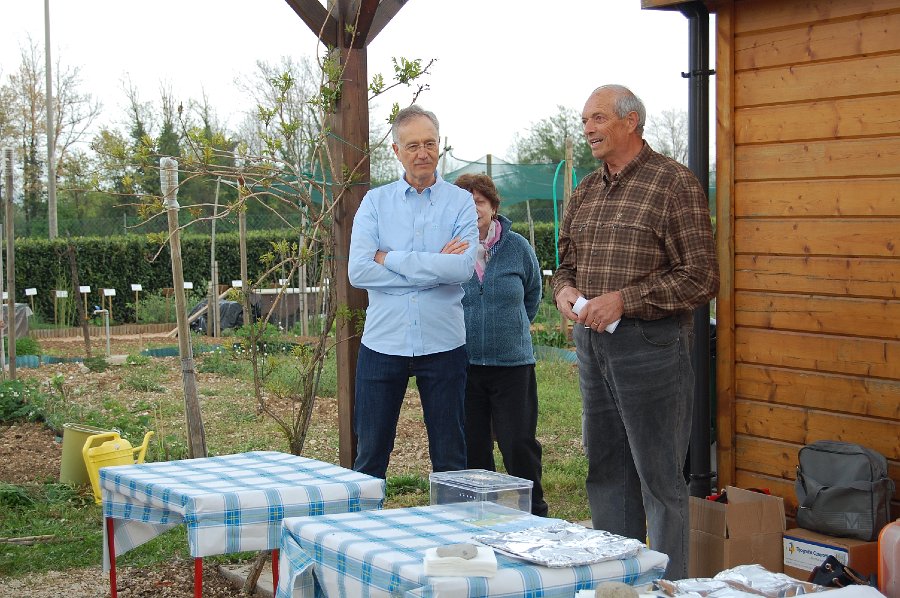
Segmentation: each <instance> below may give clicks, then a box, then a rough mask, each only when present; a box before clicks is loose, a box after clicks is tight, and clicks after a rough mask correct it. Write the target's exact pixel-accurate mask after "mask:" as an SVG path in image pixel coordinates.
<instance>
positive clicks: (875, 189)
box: [719, 0, 900, 517]
mask: <svg viewBox="0 0 900 598" xmlns="http://www.w3.org/2000/svg"><path fill="white" fill-rule="evenodd" d="M724 4H728V14H729V19H730V27H731V28H732V32H733V37H732V38H731V39H730V40H725V41H726V42H728V41H730V43H731V47H732V49H733V52H732V53H731V60H732V64H733V71H732V72H731V73H730V75H731V76H730V79H729V81H730V85H731V86H732V90H731V91H732V94H731V98H730V100H731V102H733V112H732V114H731V119H732V123H731V124H732V127H733V129H732V131H731V132H730V133H731V135H733V147H732V155H731V156H728V157H727V159H729V161H730V162H729V165H728V167H729V168H731V169H732V172H733V179H732V181H731V183H732V197H731V209H732V211H733V230H732V235H733V252H734V254H733V255H734V261H733V264H732V266H733V291H732V302H733V311H732V312H731V314H730V318H731V319H732V320H733V321H732V322H730V324H731V325H732V326H733V329H732V330H733V352H734V362H733V363H734V369H733V380H731V383H732V385H733V395H732V396H730V397H729V396H722V394H721V393H720V395H719V400H720V403H721V402H722V401H725V402H726V404H727V405H726V413H728V417H729V418H730V422H729V424H730V426H733V436H732V438H731V439H730V440H731V441H732V442H730V443H726V445H725V446H727V447H729V450H730V451H733V453H731V454H725V455H722V457H724V458H722V459H720V462H722V463H724V464H728V463H733V470H732V471H730V472H728V474H730V475H728V474H726V477H728V478H730V479H731V480H732V481H733V482H734V483H736V484H737V485H739V486H742V487H768V488H770V489H772V491H773V492H774V493H776V494H778V495H780V496H782V497H784V499H785V506H786V508H787V511H788V515H789V516H793V514H794V512H795V510H796V497H795V493H794V488H793V483H794V479H795V476H796V473H795V467H796V463H797V451H798V450H799V449H800V447H802V446H803V445H804V444H807V443H809V442H812V441H814V440H818V439H825V438H830V439H838V440H846V441H850V442H858V443H860V444H864V445H866V446H869V447H871V448H874V449H876V450H878V451H879V452H881V453H882V454H883V455H885V456H886V457H887V458H888V460H889V469H890V475H891V477H892V478H893V479H894V480H895V482H896V483H897V486H898V491H897V494H895V496H894V503H893V507H894V509H893V510H894V517H898V516H900V301H898V295H900V0H797V1H794V0H735V1H734V2H733V3H724ZM720 39H721V32H720ZM720 58H721V55H720ZM720 62H721V60H720ZM719 68H721V66H720V67H719ZM726 68H727V67H726ZM719 74H720V76H721V75H722V74H723V73H722V72H721V70H720V71H719ZM720 84H721V82H720ZM721 109H722V108H721V106H720V110H721ZM722 120H723V119H722V118H721V114H720V134H721V133H722V131H721V126H722ZM719 180H720V182H722V178H721V177H720V178H719ZM728 403H730V404H728ZM720 445H721V442H720Z"/></svg>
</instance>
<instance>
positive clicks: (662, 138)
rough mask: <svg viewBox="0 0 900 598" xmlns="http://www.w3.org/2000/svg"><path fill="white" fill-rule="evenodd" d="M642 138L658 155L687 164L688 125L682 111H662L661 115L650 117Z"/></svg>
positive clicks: (685, 113)
mask: <svg viewBox="0 0 900 598" xmlns="http://www.w3.org/2000/svg"><path fill="white" fill-rule="evenodd" d="M644 137H645V138H646V139H647V142H648V143H649V144H650V146H651V147H652V148H653V149H655V150H656V151H658V152H659V153H661V154H665V155H666V156H669V157H670V158H673V159H674V160H677V161H678V162H681V163H682V164H687V158H688V123H687V112H685V111H684V110H675V109H672V110H663V111H662V114H661V115H659V116H651V117H650V118H649V121H648V122H647V127H646V134H645V135H644Z"/></svg>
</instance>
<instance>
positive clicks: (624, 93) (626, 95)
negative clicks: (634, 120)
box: [591, 84, 647, 134]
mask: <svg viewBox="0 0 900 598" xmlns="http://www.w3.org/2000/svg"><path fill="white" fill-rule="evenodd" d="M601 91H611V92H613V93H614V94H616V99H615V102H614V103H613V107H614V108H615V110H616V116H618V117H619V118H625V117H626V116H628V113H629V112H637V115H638V124H637V132H638V133H641V134H643V132H644V124H645V123H646V121H647V109H646V108H644V102H642V101H641V98H639V97H637V96H636V95H635V94H634V92H633V91H631V90H630V89H628V88H627V87H625V86H624V85H616V84H610V85H601V86H600V87H598V88H597V89H595V90H594V92H593V93H592V94H591V95H593V94H595V93H598V92H601Z"/></svg>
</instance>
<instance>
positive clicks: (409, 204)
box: [348, 105, 478, 478]
mask: <svg viewBox="0 0 900 598" xmlns="http://www.w3.org/2000/svg"><path fill="white" fill-rule="evenodd" d="M438 128H439V127H438V120H437V117H435V115H434V114H433V113H431V112H427V111H425V110H423V109H422V108H420V107H418V106H416V105H413V106H410V107H408V108H404V109H403V110H401V111H400V112H398V113H397V116H396V118H395V119H394V125H393V127H392V130H391V135H392V138H393V144H392V147H393V149H394V153H395V154H396V155H397V158H398V159H399V160H400V163H401V164H403V168H404V175H403V178H402V179H400V180H398V181H396V182H394V183H391V184H389V185H385V186H383V187H379V188H377V189H372V190H371V191H369V192H368V193H367V194H366V196H365V197H364V198H363V200H362V204H361V205H360V206H359V210H358V211H357V213H356V217H355V218H354V220H353V232H352V235H351V237H350V263H349V266H348V271H349V276H350V284H352V285H353V286H354V287H357V288H360V289H366V291H368V294H369V307H368V309H367V310H366V325H365V329H364V331H363V336H362V346H361V347H360V351H359V359H358V361H357V364H356V405H355V410H354V417H353V419H354V421H353V426H354V430H355V432H356V435H357V438H358V442H357V457H356V462H355V463H354V464H353V468H354V469H355V470H357V471H360V472H363V473H366V474H369V475H372V476H376V477H380V478H384V477H385V475H386V473H387V467H388V460H389V459H390V455H391V451H392V450H393V448H394V437H395V435H396V432H397V421H398V419H399V417H400V407H401V405H402V404H403V397H404V394H405V392H406V386H407V384H408V382H409V378H410V376H415V377H416V385H417V386H418V388H419V395H420V396H421V399H422V411H423V412H424V416H425V427H426V428H427V430H428V450H429V454H430V456H431V466H432V469H433V470H434V471H456V470H460V469H465V468H466V443H465V432H464V422H465V413H464V409H465V388H466V367H467V365H468V356H467V354H466V327H465V318H464V317H463V308H462V298H463V294H464V293H463V290H462V283H464V282H466V281H467V280H469V278H471V277H472V272H473V271H474V269H475V249H476V247H477V245H478V226H477V215H476V212H475V203H474V202H473V200H472V194H471V193H469V192H468V191H465V190H463V189H460V188H459V187H457V186H456V185H452V184H450V183H447V182H445V181H444V180H443V179H442V178H441V177H440V176H439V175H438V174H437V171H436V168H437V161H438V141H439V139H440V135H439V133H438Z"/></svg>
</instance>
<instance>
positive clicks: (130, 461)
mask: <svg viewBox="0 0 900 598" xmlns="http://www.w3.org/2000/svg"><path fill="white" fill-rule="evenodd" d="M151 436H153V432H147V433H146V434H144V442H143V443H142V444H141V445H140V446H136V447H132V446H131V443H130V442H128V441H127V440H125V439H124V438H122V437H121V436H119V433H118V432H104V433H103V434H94V435H93V436H88V438H87V440H85V441H84V447H83V448H82V449H81V454H82V456H83V457H84V465H85V467H86V468H87V471H88V477H89V478H90V479H91V488H93V490H94V500H95V501H96V502H97V504H98V505H99V504H100V503H101V502H102V499H101V494H100V468H101V467H109V466H111V465H134V464H135V463H143V462H144V456H145V455H146V454H147V445H148V444H150V437H151ZM97 443H101V444H100V445H99V446H95V445H96V444H97Z"/></svg>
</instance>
